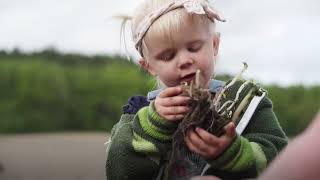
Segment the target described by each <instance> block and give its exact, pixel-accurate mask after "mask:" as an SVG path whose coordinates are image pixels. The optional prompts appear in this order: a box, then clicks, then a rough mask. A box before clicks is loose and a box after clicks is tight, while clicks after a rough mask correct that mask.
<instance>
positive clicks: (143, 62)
mask: <svg viewBox="0 0 320 180" xmlns="http://www.w3.org/2000/svg"><path fill="white" fill-rule="evenodd" d="M139 64H140V66H141V67H142V68H143V69H144V70H146V71H148V72H149V73H150V74H151V75H152V76H155V75H156V73H155V72H154V70H153V69H152V67H151V66H150V65H149V63H148V62H147V61H146V60H145V59H144V58H141V59H140V60H139Z"/></svg>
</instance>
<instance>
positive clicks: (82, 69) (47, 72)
mask: <svg viewBox="0 0 320 180" xmlns="http://www.w3.org/2000/svg"><path fill="white" fill-rule="evenodd" d="M230 77H232V76H231V75H220V76H218V78H217V79H222V80H227V79H229V78H230ZM263 87H264V88H265V89H267V90H268V92H269V97H270V98H271V99H272V101H273V103H274V111H275V112H276V114H277V116H278V118H279V121H280V124H281V125H282V127H283V128H284V130H285V132H286V133H287V134H288V135H289V136H295V135H296V134H298V133H300V132H301V131H303V129H305V127H306V126H307V125H308V124H309V123H310V121H311V120H312V118H313V116H314V115H315V113H316V112H317V111H318V110H319V107H320V85H314V86H308V87H307V86H303V85H294V86H290V87H282V86H279V85H263ZM152 89H155V81H154V80H153V79H152V78H151V77H150V76H148V75H147V74H146V73H145V72H143V70H141V69H140V68H139V67H138V66H137V65H135V64H134V63H132V62H129V61H128V60H126V59H124V58H122V57H120V56H117V55H112V56H111V55H95V56H85V55H81V54H63V53H60V52H58V51H56V50H55V49H53V48H49V49H46V50H43V51H41V52H33V53H23V52H21V51H20V50H19V49H14V50H13V51H10V52H8V51H4V50H2V51H1V50H0V133H1V134H7V133H10V134H11V133H30V132H32V133H33V132H59V131H110V130H111V128H112V126H113V125H114V124H115V123H116V122H117V121H118V120H119V118H120V115H121V112H122V106H123V105H125V104H126V103H127V100H128V98H129V97H130V96H132V95H137V94H140V95H145V94H146V93H147V92H148V91H150V90H152Z"/></svg>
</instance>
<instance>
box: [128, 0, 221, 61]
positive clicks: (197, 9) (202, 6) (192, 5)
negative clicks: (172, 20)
mask: <svg viewBox="0 0 320 180" xmlns="http://www.w3.org/2000/svg"><path fill="white" fill-rule="evenodd" d="M178 8H185V9H186V11H187V12H188V13H194V14H205V15H207V17H208V18H209V19H210V20H211V21H213V22H214V20H215V19H216V20H218V21H221V22H225V20H224V19H222V18H221V17H220V16H219V14H218V12H217V11H215V10H214V9H212V8H211V7H210V6H209V4H208V3H207V2H204V1H201V0H178V1H174V2H170V3H168V4H166V5H164V6H163V7H161V8H160V9H158V10H156V11H154V12H152V13H150V14H149V15H148V16H146V17H145V18H144V19H143V20H142V21H141V22H140V24H139V25H138V26H137V29H136V31H135V32H136V33H134V34H133V41H134V43H135V48H136V49H137V50H138V51H139V53H140V55H141V56H142V48H141V46H142V39H143V37H144V36H145V34H146V33H147V31H148V29H149V28H150V26H151V25H152V24H153V23H154V22H155V21H156V20H157V19H158V18H159V17H161V16H162V15H164V14H166V13H168V12H170V11H172V10H175V9H178Z"/></svg>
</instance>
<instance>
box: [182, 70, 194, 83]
mask: <svg viewBox="0 0 320 180" xmlns="http://www.w3.org/2000/svg"><path fill="white" fill-rule="evenodd" d="M195 77H196V73H191V74H188V75H186V76H184V77H182V78H181V79H180V82H182V83H183V82H186V83H188V84H190V82H191V81H193V80H194V79H195Z"/></svg>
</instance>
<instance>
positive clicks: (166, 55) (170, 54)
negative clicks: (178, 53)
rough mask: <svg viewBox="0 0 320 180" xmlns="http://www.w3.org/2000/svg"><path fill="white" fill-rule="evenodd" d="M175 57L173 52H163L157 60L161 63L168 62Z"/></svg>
mask: <svg viewBox="0 0 320 180" xmlns="http://www.w3.org/2000/svg"><path fill="white" fill-rule="evenodd" d="M174 56H175V53H174V52H165V53H163V54H161V55H160V56H159V57H158V59H159V60H162V61H170V60H171V59H173V58H174Z"/></svg>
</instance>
